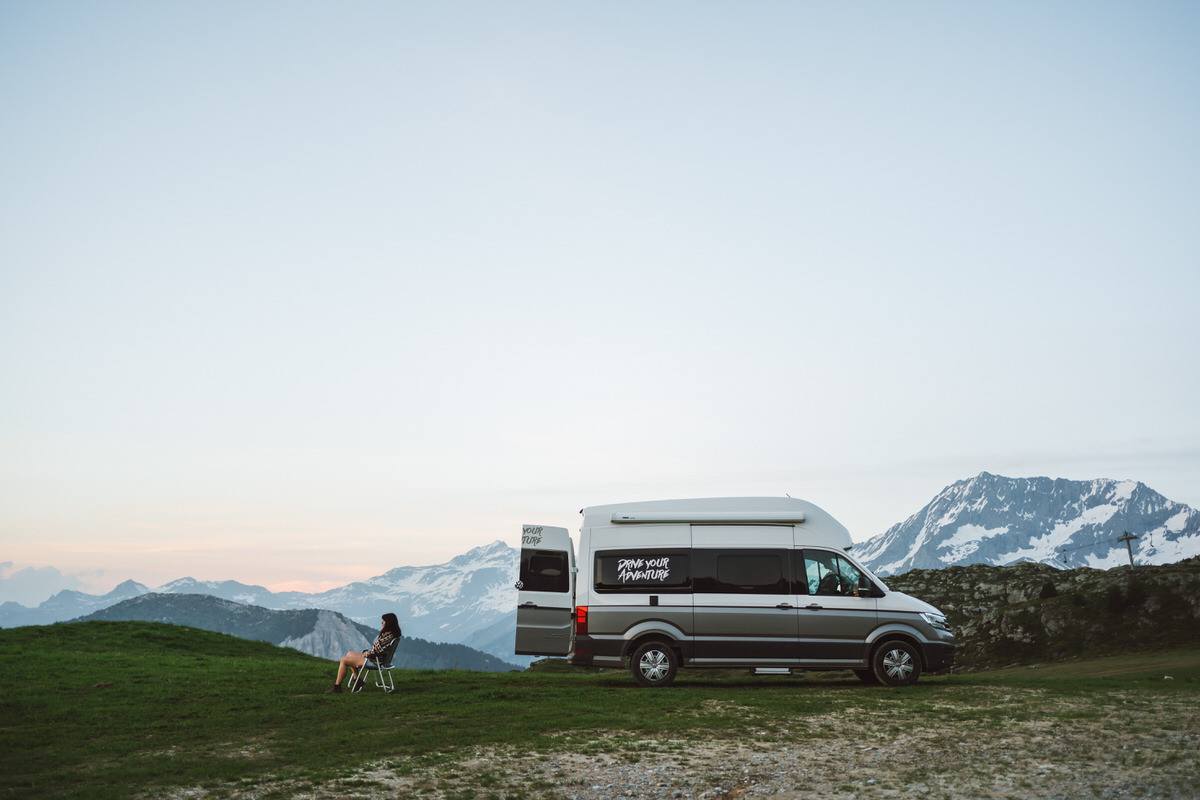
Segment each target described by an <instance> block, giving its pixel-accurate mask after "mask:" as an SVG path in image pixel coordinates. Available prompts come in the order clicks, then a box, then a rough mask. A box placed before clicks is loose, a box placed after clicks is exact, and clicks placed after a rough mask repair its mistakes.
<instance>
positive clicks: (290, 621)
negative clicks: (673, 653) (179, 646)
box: [73, 592, 514, 672]
mask: <svg viewBox="0 0 1200 800" xmlns="http://www.w3.org/2000/svg"><path fill="white" fill-rule="evenodd" d="M91 620H110V621H111V620H125V621H130V620H137V621H141V622H165V623H168V624H171V625H185V626H187V627H191V628H200V629H202V630H208V631H215V632H217V633H227V634H229V635H231V636H238V637H240V638H242V639H254V640H256V641H260V642H270V643H271V644H276V645H279V646H280V647H291V648H294V649H296V650H300V651H302V652H305V653H309V654H311V655H314V656H318V657H320V658H330V659H337V658H340V657H341V656H342V654H343V653H345V652H346V651H347V650H363V649H366V648H367V647H370V645H371V641H372V640H373V639H374V637H375V635H376V632H377V631H376V629H373V628H370V627H367V626H366V625H361V624H359V623H357V622H354V621H353V620H351V619H349V618H347V617H345V616H343V615H342V614H339V613H337V612H336V611H328V610H321V609H314V608H309V609H302V610H290V611H278V610H272V609H268V608H262V607H261V606H253V605H246V604H243V603H237V602H234V601H232V600H224V599H222V598H219V597H213V596H211V595H203V594H162V593H157V592H154V593H149V594H142V595H139V596H137V597H133V598H130V599H128V600H124V601H122V602H120V603H117V604H116V605H113V606H110V607H108V608H105V609H101V610H99V611H96V612H93V613H92V614H89V615H87V616H85V617H81V618H79V619H77V620H73V622H88V621H91ZM394 663H395V664H396V665H397V666H398V667H402V668H404V669H467V670H476V671H482V672H505V671H508V670H511V669H514V666H513V665H512V664H509V663H505V662H504V661H501V660H500V659H498V658H496V657H495V656H492V655H489V654H487V653H481V652H479V651H477V650H473V649H471V648H469V647H465V646H463V645H456V644H439V643H435V642H427V641H424V640H422V639H418V638H410V637H408V636H405V637H404V639H403V640H402V641H401V643H400V647H399V648H398V649H397V651H396V658H395V662H394Z"/></svg>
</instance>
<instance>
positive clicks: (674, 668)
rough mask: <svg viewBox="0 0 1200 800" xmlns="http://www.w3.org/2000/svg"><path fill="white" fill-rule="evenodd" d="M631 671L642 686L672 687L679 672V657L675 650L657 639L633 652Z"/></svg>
mask: <svg viewBox="0 0 1200 800" xmlns="http://www.w3.org/2000/svg"><path fill="white" fill-rule="evenodd" d="M629 671H630V672H631V673H633V679H634V680H635V681H637V682H638V684H640V685H641V686H649V687H651V688H658V687H660V686H670V685H671V684H672V683H674V682H675V673H676V672H678V671H679V656H677V655H675V650H674V649H672V648H671V646H670V645H669V644H667V643H666V642H664V641H660V640H657V639H656V640H654V641H651V642H646V643H645V644H644V645H642V646H641V647H639V648H638V649H637V650H635V651H634V652H633V658H632V659H630V661H629Z"/></svg>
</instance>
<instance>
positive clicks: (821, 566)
mask: <svg viewBox="0 0 1200 800" xmlns="http://www.w3.org/2000/svg"><path fill="white" fill-rule="evenodd" d="M804 580H805V582H806V583H807V585H808V593H809V594H815V595H826V596H830V595H833V596H841V597H844V596H854V597H857V596H858V595H859V594H860V593H864V592H867V591H870V589H871V583H870V581H868V580H867V577H866V576H865V575H863V574H862V572H861V571H860V570H859V569H858V567H856V566H854V565H853V564H851V563H850V562H849V561H847V560H846V559H844V558H842V557H841V556H839V555H837V554H835V553H830V552H829V551H827V550H805V551H804Z"/></svg>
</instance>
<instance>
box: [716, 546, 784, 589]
mask: <svg viewBox="0 0 1200 800" xmlns="http://www.w3.org/2000/svg"><path fill="white" fill-rule="evenodd" d="M693 552H694V555H695V561H696V564H695V569H696V576H695V591H697V592H701V593H712V594H790V593H791V581H790V580H789V578H788V573H789V570H788V564H789V562H788V557H789V554H788V553H787V552H786V551H783V550H696V551H693Z"/></svg>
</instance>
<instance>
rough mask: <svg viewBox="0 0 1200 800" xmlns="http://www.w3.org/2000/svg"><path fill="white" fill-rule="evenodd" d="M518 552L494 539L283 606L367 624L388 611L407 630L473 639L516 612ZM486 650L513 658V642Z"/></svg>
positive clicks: (427, 635) (464, 640)
mask: <svg viewBox="0 0 1200 800" xmlns="http://www.w3.org/2000/svg"><path fill="white" fill-rule="evenodd" d="M518 555H519V554H518V552H517V550H515V549H513V548H512V547H509V546H508V545H507V544H505V543H504V542H503V541H501V540H499V539H497V540H496V541H494V542H492V543H491V544H488V545H483V546H482V547H476V548H474V549H472V550H468V551H467V552H466V553H463V554H462V555H460V556H456V557H455V558H452V559H450V561H448V562H446V563H445V564H434V565H432V566H423V567H396V568H395V569H393V570H389V571H387V572H385V573H384V574H382V575H379V576H377V577H374V578H369V579H367V580H365V581H355V582H354V583H349V584H346V585H345V586H341V587H338V588H336V589H330V590H329V591H327V592H320V593H318V594H311V595H303V596H302V597H301V598H294V599H290V600H289V601H288V604H287V605H285V606H283V607H294V606H295V604H303V605H307V606H311V607H316V608H328V609H331V610H333V611H338V612H341V613H342V614H345V615H346V616H348V617H351V618H353V619H355V620H358V621H360V622H364V623H366V624H368V625H376V624H378V622H379V615H380V614H382V613H384V612H386V611H392V612H395V613H396V614H397V615H398V616H399V617H400V621H401V624H402V625H403V626H404V632H405V634H406V635H408V634H411V635H413V636H420V637H422V638H424V639H430V640H432V641H438V642H461V643H465V644H472V641H473V640H474V639H476V638H478V637H479V635H481V634H487V633H489V632H492V631H493V629H494V628H495V626H496V624H497V623H498V622H500V621H501V620H503V619H504V618H505V617H507V616H514V617H515V609H516V607H517V590H516V589H515V588H513V586H514V584H515V583H516V581H517V562H518ZM514 625H515V622H514ZM514 630H515V629H514ZM514 635H515V634H514ZM486 652H493V653H495V654H496V655H500V656H501V657H504V658H507V659H509V660H512V659H513V658H514V656H513V654H512V642H509V643H508V645H507V652H506V653H503V654H502V653H500V652H499V651H497V650H495V649H491V650H488V651H486Z"/></svg>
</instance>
